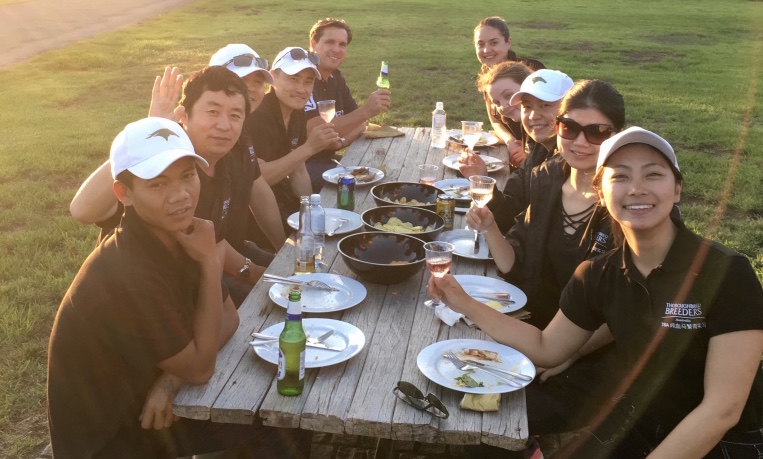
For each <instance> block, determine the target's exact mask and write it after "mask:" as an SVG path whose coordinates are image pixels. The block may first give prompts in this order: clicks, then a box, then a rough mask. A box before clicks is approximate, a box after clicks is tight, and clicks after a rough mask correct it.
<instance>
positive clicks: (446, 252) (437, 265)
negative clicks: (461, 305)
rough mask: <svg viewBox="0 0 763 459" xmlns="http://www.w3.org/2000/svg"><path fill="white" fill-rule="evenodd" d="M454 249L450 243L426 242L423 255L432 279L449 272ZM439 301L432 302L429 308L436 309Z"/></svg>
mask: <svg viewBox="0 0 763 459" xmlns="http://www.w3.org/2000/svg"><path fill="white" fill-rule="evenodd" d="M455 249H456V247H455V246H454V245H453V244H451V243H450V242H441V241H434V242H427V243H426V244H424V253H425V256H426V262H427V269H428V270H429V273H430V274H432V275H433V276H434V277H438V278H440V277H443V276H444V275H446V274H447V273H448V271H450V264H451V263H452V261H453V251H454V250H455ZM439 305H440V302H439V301H432V303H431V306H432V307H437V306H439Z"/></svg>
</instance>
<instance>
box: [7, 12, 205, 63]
mask: <svg viewBox="0 0 763 459" xmlns="http://www.w3.org/2000/svg"><path fill="white" fill-rule="evenodd" d="M192 1H193V0H119V1H117V2H115V1H111V0H22V1H19V2H17V3H10V4H5V5H0V68H4V67H9V66H11V65H13V64H16V63H19V62H23V61H25V60H27V59H29V58H30V57H32V56H34V55H35V54H37V53H40V52H42V51H45V50H48V49H53V48H63V47H64V46H67V45H69V44H71V43H74V42H76V41H79V40H82V39H85V38H89V37H92V36H94V35H98V34H101V33H105V32H110V31H112V30H115V29H119V28H122V27H128V26H131V25H135V24H137V23H139V22H141V21H144V20H146V19H150V18H152V17H154V16H156V15H158V14H161V13H164V12H166V11H169V10H171V9H173V8H177V7H179V6H183V5H187V4H189V3H191V2H192Z"/></svg>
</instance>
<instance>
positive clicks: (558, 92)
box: [509, 69, 573, 105]
mask: <svg viewBox="0 0 763 459" xmlns="http://www.w3.org/2000/svg"><path fill="white" fill-rule="evenodd" d="M572 84H573V82H572V78H570V77H568V76H567V74H566V73H562V72H560V71H559V70H551V69H540V70H537V71H535V72H533V73H531V74H530V75H529V76H528V77H527V78H525V81H523V82H522V86H520V87H519V91H518V92H517V93H515V94H514V95H513V96H511V99H510V100H509V104H511V105H519V104H520V103H522V94H529V95H531V96H534V97H537V98H538V99H540V100H542V101H544V102H556V101H557V100H559V99H561V98H562V97H564V95H565V94H567V91H568V90H569V89H570V88H571V87H572Z"/></svg>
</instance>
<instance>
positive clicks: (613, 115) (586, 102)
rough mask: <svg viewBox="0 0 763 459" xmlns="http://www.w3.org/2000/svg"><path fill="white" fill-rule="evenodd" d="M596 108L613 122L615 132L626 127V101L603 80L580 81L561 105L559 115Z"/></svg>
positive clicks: (565, 96)
mask: <svg viewBox="0 0 763 459" xmlns="http://www.w3.org/2000/svg"><path fill="white" fill-rule="evenodd" d="M586 108H595V109H596V110H598V111H600V112H601V113H602V114H603V115H604V116H606V117H607V118H609V119H610V120H611V121H612V126H613V127H614V128H615V131H617V132H620V131H622V130H623V128H624V127H625V101H623V96H621V95H620V93H619V92H617V89H615V87H614V86H612V85H611V84H609V83H608V82H606V81H603V80H580V81H578V82H577V83H575V84H574V85H573V86H572V87H571V88H570V90H569V91H567V94H565V95H564V98H563V99H562V102H561V104H559V111H558V112H557V113H558V114H559V115H561V116H564V115H565V114H567V113H568V112H569V111H570V110H576V109H586Z"/></svg>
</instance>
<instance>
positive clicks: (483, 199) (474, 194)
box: [469, 175, 495, 233]
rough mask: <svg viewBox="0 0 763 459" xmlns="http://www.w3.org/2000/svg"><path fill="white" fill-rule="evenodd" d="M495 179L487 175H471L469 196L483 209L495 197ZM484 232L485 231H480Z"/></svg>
mask: <svg viewBox="0 0 763 459" xmlns="http://www.w3.org/2000/svg"><path fill="white" fill-rule="evenodd" d="M494 188H495V179H494V178H493V177H488V176H486V175H472V176H471V177H469V196H471V198H472V202H474V205H475V206H477V208H479V209H481V208H483V207H485V206H486V205H487V203H488V202H490V200H491V199H493V189H494ZM479 233H484V231H479Z"/></svg>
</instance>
